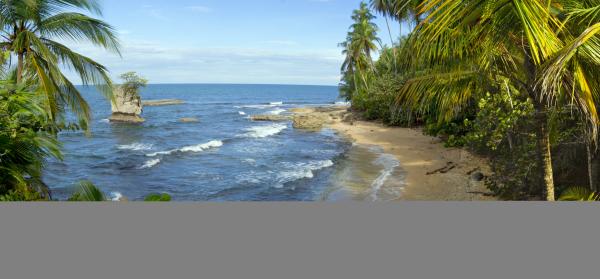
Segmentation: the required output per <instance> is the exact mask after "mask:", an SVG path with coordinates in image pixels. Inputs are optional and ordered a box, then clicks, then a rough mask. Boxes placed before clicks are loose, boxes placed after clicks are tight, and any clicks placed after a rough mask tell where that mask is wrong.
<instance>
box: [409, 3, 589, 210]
mask: <svg viewBox="0 0 600 279" xmlns="http://www.w3.org/2000/svg"><path fill="white" fill-rule="evenodd" d="M599 6H600V3H599V1H598V0H586V1H575V0H565V1H542V0H503V1H495V0H484V1H481V0H477V1H476V0H427V1H424V3H423V4H422V5H421V6H420V9H419V16H420V18H422V19H423V20H422V22H421V23H420V24H419V25H418V26H417V28H416V30H415V35H414V36H412V37H411V42H410V43H411V45H412V49H413V50H414V52H415V54H416V55H417V59H415V61H413V63H414V65H413V67H418V66H419V65H422V64H423V63H424V64H425V65H428V67H427V69H426V70H425V71H422V72H420V75H419V76H417V77H415V78H414V79H412V80H409V81H408V82H407V83H406V86H405V87H404V88H403V90H402V91H401V92H400V94H399V101H401V102H410V103H412V104H416V105H420V106H422V105H423V104H425V105H427V106H434V107H435V109H436V110H437V113H438V116H439V117H440V118H444V119H446V120H447V119H448V118H451V117H452V116H454V115H456V114H457V113H458V112H460V108H461V107H462V106H464V105H465V104H467V103H468V102H469V101H470V100H472V97H473V95H474V93H476V92H491V93H494V92H501V90H499V88H500V87H501V86H509V87H510V88H516V89H517V90H519V91H521V92H522V93H523V95H525V96H529V98H530V99H531V100H533V102H534V104H535V108H536V123H537V124H536V125H537V128H536V135H537V138H538V144H537V145H538V154H539V161H540V165H541V166H542V169H543V177H544V185H545V187H544V188H545V196H546V199H547V200H549V201H553V200H554V199H555V190H554V178H553V168H552V153H551V148H550V139H549V134H550V133H549V125H548V110H549V109H551V108H552V107H553V106H560V105H565V104H575V105H577V107H578V108H579V110H580V111H581V112H582V114H583V115H585V116H586V117H587V119H588V122H589V123H590V125H589V126H590V127H591V128H590V129H591V130H592V131H593V133H592V134H595V131H596V130H597V129H596V127H597V125H598V116H597V110H596V104H597V102H598V101H599V100H600V99H599V96H600V94H599V93H600V83H598V82H597V81H598V77H600V72H598V70H597V69H598V66H600V39H599V38H598V36H597V33H598V31H600V25H598V24H597V23H598V22H599V21H598V14H599V13H598V11H599V10H600V7H599Z"/></svg>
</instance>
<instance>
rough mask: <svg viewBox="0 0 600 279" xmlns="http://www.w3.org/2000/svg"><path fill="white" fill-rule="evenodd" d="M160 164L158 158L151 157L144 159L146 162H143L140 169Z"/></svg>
mask: <svg viewBox="0 0 600 279" xmlns="http://www.w3.org/2000/svg"><path fill="white" fill-rule="evenodd" d="M158 164H160V159H153V160H148V161H146V163H144V165H143V166H141V167H140V169H141V170H143V169H149V168H152V167H154V166H156V165H158Z"/></svg>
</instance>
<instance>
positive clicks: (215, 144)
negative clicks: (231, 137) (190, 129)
mask: <svg viewBox="0 0 600 279" xmlns="http://www.w3.org/2000/svg"><path fill="white" fill-rule="evenodd" d="M221 146H223V142H222V141H220V140H213V141H209V142H207V143H203V144H198V145H192V146H186V147H183V148H180V149H173V150H168V151H160V152H154V153H150V154H146V156H148V157H156V156H160V155H171V154H173V153H177V152H182V153H186V152H194V153H198V152H203V151H206V150H208V149H211V148H218V147H221Z"/></svg>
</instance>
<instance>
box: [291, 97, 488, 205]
mask: <svg viewBox="0 0 600 279" xmlns="http://www.w3.org/2000/svg"><path fill="white" fill-rule="evenodd" d="M320 110H321V109H319V108H316V109H315V108H313V109H310V108H306V109H300V110H296V111H295V113H296V114H305V115H306V114H308V115H317V118H321V119H322V118H324V117H323V114H325V115H326V116H327V118H328V121H326V123H327V124H325V127H327V128H331V129H333V130H335V131H337V132H339V133H340V134H341V135H344V136H346V137H348V138H349V139H350V140H352V141H353V142H355V143H357V144H360V145H371V146H379V147H381V148H382V149H383V150H384V152H385V153H388V154H391V155H393V156H395V157H396V158H397V159H398V161H399V162H400V168H401V169H402V172H395V173H394V175H398V173H402V176H403V177H402V179H403V180H404V187H403V189H402V193H401V195H400V196H401V198H400V199H399V200H406V201H486V200H495V199H494V198H493V197H491V196H490V195H489V191H488V190H487V189H486V187H485V184H484V182H483V181H476V180H474V179H473V178H472V174H473V173H476V172H481V173H482V174H484V175H489V173H490V170H489V166H488V164H487V163H486V160H485V159H483V158H479V157H478V156H475V155H473V154H471V153H470V152H468V151H466V150H464V149H458V148H446V147H444V145H443V143H442V141H441V140H440V139H439V138H435V137H430V136H426V135H424V134H423V131H422V130H421V129H413V128H397V127H385V126H383V125H381V124H378V123H374V122H366V121H352V120H348V119H347V118H348V117H347V116H348V115H347V113H346V112H345V111H346V108H343V107H337V108H334V109H326V110H324V111H320Z"/></svg>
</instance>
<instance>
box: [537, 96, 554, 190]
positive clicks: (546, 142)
mask: <svg viewBox="0 0 600 279" xmlns="http://www.w3.org/2000/svg"><path fill="white" fill-rule="evenodd" d="M543 106H544V105H543V104H541V102H540V101H538V104H537V109H536V114H537V116H536V125H537V141H538V156H539V162H540V163H541V164H542V165H541V167H542V175H543V177H544V186H545V187H544V194H545V196H546V200H547V201H555V200H556V195H555V191H554V171H553V169H552V150H551V147H550V131H549V129H548V116H547V114H546V113H547V112H546V110H545V109H544V108H543Z"/></svg>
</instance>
